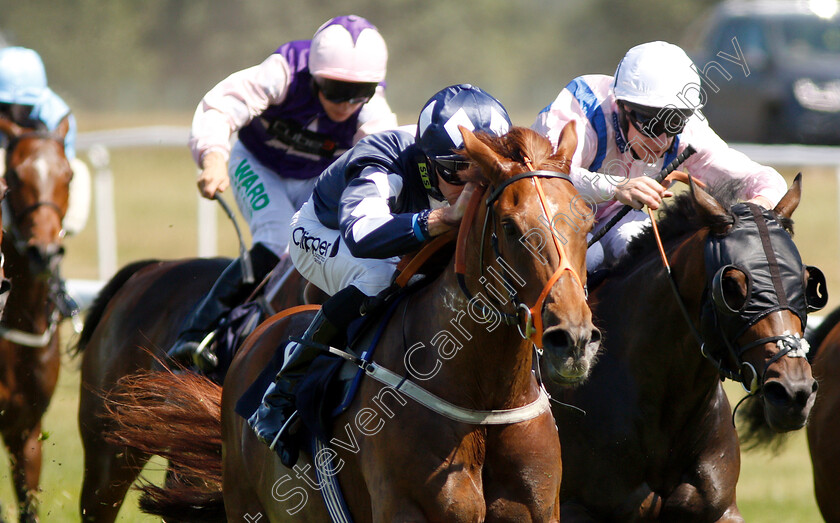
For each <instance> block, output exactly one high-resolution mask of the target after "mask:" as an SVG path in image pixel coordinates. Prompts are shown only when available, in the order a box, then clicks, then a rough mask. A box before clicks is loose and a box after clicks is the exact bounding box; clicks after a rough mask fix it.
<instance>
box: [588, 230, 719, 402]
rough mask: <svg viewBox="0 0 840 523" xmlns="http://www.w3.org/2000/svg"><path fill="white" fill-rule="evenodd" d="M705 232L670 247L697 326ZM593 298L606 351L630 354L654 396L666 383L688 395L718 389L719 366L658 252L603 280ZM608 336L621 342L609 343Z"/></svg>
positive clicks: (676, 276)
mask: <svg viewBox="0 0 840 523" xmlns="http://www.w3.org/2000/svg"><path fill="white" fill-rule="evenodd" d="M705 238H706V232H705V231H700V232H698V233H695V234H693V235H692V236H690V237H688V238H687V239H683V240H680V241H678V243H675V244H673V245H672V246H671V247H669V248H668V250H667V252H668V260H669V264H670V266H671V272H672V274H673V276H674V279H675V280H676V284H677V289H678V291H679V297H680V299H681V300H682V302H683V303H684V304H685V307H686V309H687V311H688V315H689V317H690V318H691V321H692V325H693V326H694V328H695V329H698V331H699V328H700V326H699V318H700V306H701V302H702V298H703V290H704V288H705V264H704V262H703V246H704V243H705ZM595 301H596V303H597V304H596V316H599V317H600V319H601V320H602V321H603V324H604V325H605V326H607V329H608V330H607V332H606V336H605V339H606V344H607V346H606V349H605V350H606V357H608V358H612V357H613V356H616V357H619V358H623V359H626V360H627V362H628V365H629V366H630V367H631V368H633V369H634V371H635V372H636V373H639V374H641V375H643V379H640V380H639V383H640V386H642V387H646V388H649V389H650V390H649V391H648V394H651V395H652V397H656V392H657V391H661V390H662V389H663V388H667V390H668V391H669V393H670V394H684V396H683V397H685V398H688V397H693V396H703V397H704V396H706V395H708V394H709V393H711V391H712V390H713V389H716V387H717V384H718V374H717V371H716V370H715V369H714V367H713V366H712V365H711V364H710V363H709V362H708V361H707V360H706V359H705V358H704V357H703V355H702V354H701V352H700V347H699V346H698V344H697V340H696V338H695V336H694V334H693V331H692V328H691V327H690V326H689V324H688V322H687V318H686V317H685V316H684V315H683V313H682V311H681V310H680V307H679V305H678V304H677V302H676V297H675V296H674V292H673V290H672V287H671V284H670V282H669V281H668V275H667V272H666V270H665V269H664V267H663V262H662V260H661V258H660V257H659V256H658V255H656V256H655V257H651V258H650V260H648V261H646V262H644V263H643V264H641V265H639V266H638V267H637V268H636V269H635V270H633V271H632V272H631V273H629V274H627V275H625V276H622V277H619V278H614V279H610V280H608V281H607V282H605V285H603V286H602V287H600V288H598V289H597V291H596V296H595ZM651 333H655V334H651ZM610 340H616V341H617V344H616V345H611V344H610ZM628 340H629V342H628ZM683 389H684V390H683ZM677 391H680V392H677ZM686 404H688V402H686Z"/></svg>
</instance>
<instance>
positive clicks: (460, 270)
mask: <svg viewBox="0 0 840 523" xmlns="http://www.w3.org/2000/svg"><path fill="white" fill-rule="evenodd" d="M524 161H525V165H526V166H527V167H528V172H524V173H520V174H517V175H516V176H512V177H510V178H508V179H507V180H505V181H503V182H502V183H501V184H499V186H498V187H496V188H494V189H492V190H491V192H490V195H489V196H488V197H487V199H486V200H485V202H484V205H485V207H486V208H487V213H486V214H485V215H484V224H483V226H482V230H481V244H482V245H483V244H484V238H486V237H487V227H488V224H489V222H490V216H491V215H492V214H493V203H495V201H496V200H497V199H498V198H499V196H501V194H502V192H503V191H504V190H505V189H506V188H507V187H508V186H509V185H511V184H513V183H515V182H517V181H519V180H526V179H529V180H531V181H533V183H534V187H535V188H536V191H537V195H538V196H539V199H540V205H541V207H542V211H543V215H544V216H545V218H546V221H547V223H551V217H550V216H549V213H548V206H547V205H546V199H547V198H546V196H545V192H544V191H543V188H542V184H541V183H540V178H559V179H561V180H565V181H567V182H569V183H572V181H571V179H570V178H569V176H568V175H567V174H562V173H558V172H554V171H545V170H535V169H534V167H533V166H532V165H531V160H530V159H529V158H527V157H526V158H524ZM487 190H488V188H485V189H484V191H482V192H478V191H476V192H475V193H474V194H473V196H472V198H471V199H470V201H469V203H468V205H467V209H466V211H465V212H464V217H463V219H462V220H461V224H462V225H461V227H460V228H459V231H458V243H457V246H456V250H455V275H456V277H457V279H458V285H459V287H460V288H461V292H462V293H463V294H464V296H465V297H466V298H467V300H469V301H472V299H473V297H474V296H473V294H472V293H471V292H470V290H469V289H468V288H467V284H466V276H465V275H466V261H465V257H466V243H467V236H468V234H469V232H470V226H471V225H472V223H473V221H474V218H475V214H476V212H477V211H478V205H479V202H480V200H481V198H482V197H483V196H484V193H486V192H487ZM551 237H552V239H553V240H554V247H555V249H557V256H558V257H559V260H560V262H559V266H558V267H557V269H556V270H555V271H554V274H553V275H552V276H551V278H549V279H548V281H547V282H546V284H545V286H544V287H543V289H542V291H541V292H540V295H539V297H538V298H537V301H536V303H534V305H533V306H531V307H528V305H527V304H525V303H524V302H522V301H521V300H520V299H519V296H518V294H517V292H516V291H515V290H514V287H513V285H511V284H510V281H508V278H507V275H505V276H503V278H504V279H505V284H506V285H505V287H506V288H507V291H508V293H509V295H510V300H511V302H513V304H514V307H515V308H516V312H515V313H506V312H503V311H501V304H500V303H499V302H498V300H496V299H495V297H494V294H493V292H491V291H488V296H490V297H491V299H493V301H494V302H495V303H496V305H498V306H499V307H498V309H495V310H494V309H492V308H490V307H488V306H487V305H485V304H483V303H481V304H480V306H481V309H482V312H483V313H484V315H485V316H491V315H492V314H493V313H496V314H499V315H500V317H501V319H502V321H503V322H504V323H505V324H506V325H511V326H512V325H516V326H517V328H518V329H519V333H520V335H521V336H522V338H523V339H529V340H531V342H532V343H533V344H534V345H535V346H536V347H537V349H538V350H539V351H541V350H542V346H543V344H542V333H543V323H542V308H543V304H544V302H545V299H546V297H547V296H548V293H549V291H550V290H551V288H552V287H553V286H554V284H555V283H556V282H557V280H559V279H560V276H562V275H563V273H564V272H565V271H569V272H571V273H572V276H574V278H575V280H577V282H578V285H580V286H581V288H583V289H584V292H586V286H585V285H584V284H583V282H582V280H581V278H580V276H579V275H578V274H577V272H576V271H575V269H574V268H573V267H572V266H571V264H569V258H568V256H567V255H566V251H565V249H564V248H563V244H562V243H560V241H559V240H558V239H557V237H556V236H555V235H554V234H553V233H552V234H551ZM490 242H491V245H492V246H493V253H494V254H495V256H496V259H497V260H498V261H499V263H500V264H502V265H506V264H505V262H504V259H503V258H502V256H501V252H500V251H499V243H498V236H497V235H496V231H495V227H494V230H493V232H492V233H491V236H490ZM479 266H480V267H481V277H480V278H479V282H481V283H482V284H483V285H484V288H485V289H487V283H486V282H487V281H488V280H487V278H486V276H484V270H485V265H484V249H483V248H481V250H480V251H479ZM494 272H496V274H498V271H495V270H494ZM520 313H524V315H525V330H524V331H523V330H522V327H521V326H520V323H521V322H520Z"/></svg>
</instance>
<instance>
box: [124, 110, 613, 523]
mask: <svg viewBox="0 0 840 523" xmlns="http://www.w3.org/2000/svg"><path fill="white" fill-rule="evenodd" d="M462 134H463V135H464V143H465V153H464V154H466V155H467V156H469V157H470V158H471V159H472V160H473V162H474V163H475V164H477V165H478V167H479V168H480V170H481V172H482V173H483V174H482V175H481V178H478V180H480V181H481V184H482V186H483V189H482V190H476V195H477V197H476V198H474V201H475V202H477V203H478V206H477V207H476V208H475V211H474V212H472V211H468V212H467V215H466V216H465V217H464V220H463V221H462V223H461V233H460V234H461V235H462V238H464V243H463V244H460V243H459V247H458V249H459V252H463V253H466V258H465V260H464V265H465V267H464V270H463V272H462V273H461V272H459V269H458V265H459V262H458V261H457V260H458V259H459V255H456V262H449V264H448V265H447V266H446V268H445V269H444V270H443V272H442V273H441V274H440V275H439V276H437V277H435V278H434V279H433V280H432V281H430V282H429V283H428V285H426V286H425V287H423V288H421V289H419V290H417V291H416V292H415V293H413V294H410V295H408V296H407V297H405V298H404V299H403V300H402V301H400V302H399V303H398V304H397V305H395V309H394V314H393V315H391V316H390V317H389V318H390V319H388V320H387V323H386V324H385V325H384V326H383V328H384V330H383V333H382V337H381V339H380V341H379V343H378V344H377V349H376V353H375V357H374V360H375V363H371V364H368V365H367V366H366V370H367V374H368V375H374V374H375V373H376V372H379V371H377V370H376V369H379V370H381V369H383V368H384V369H390V370H391V372H394V373H396V374H398V375H399V376H402V377H404V378H405V380H407V381H409V382H411V383H413V384H414V385H416V386H419V387H422V388H423V389H425V390H426V391H428V392H429V393H431V394H433V395H435V396H437V397H438V398H442V399H443V400H445V401H446V402H448V403H449V404H450V406H452V407H453V408H456V409H457V407H454V406H459V407H461V409H459V412H461V413H463V412H469V413H473V414H474V415H475V416H478V415H480V416H481V417H485V418H486V417H487V416H490V414H488V413H489V411H490V410H491V409H520V408H527V410H528V412H529V414H528V416H527V417H523V418H522V419H521V420H517V421H515V422H514V421H510V420H508V419H506V420H505V421H504V422H503V423H502V424H481V423H480V422H479V421H464V419H465V418H450V417H449V416H450V415H451V414H449V415H444V414H441V412H440V409H441V407H440V406H439V405H438V406H436V407H434V409H435V410H433V409H432V408H430V407H426V406H424V404H421V403H419V402H418V401H417V400H416V396H413V395H412V396H411V397H410V398H406V397H405V396H404V395H410V394H409V392H410V389H411V387H410V386H408V385H407V384H406V383H405V382H404V381H403V382H400V383H399V384H397V385H396V387H391V386H385V387H383V386H382V384H381V383H378V382H377V381H374V380H373V379H363V380H362V382H361V387H360V390H359V392H358V394H357V395H356V397H355V399H354V400H353V402H352V403H351V405H350V407H349V409H348V410H347V411H345V412H344V413H343V414H341V415H340V416H339V417H338V418H337V419H336V420H335V424H334V426H335V427H337V428H336V430H335V437H334V438H332V439H331V440H330V446H331V448H330V450H321V451H319V452H317V453H315V456H314V458H313V456H312V454H313V453H308V452H307V453H305V454H302V455H301V458H300V460H299V462H298V463H297V464H296V465H295V467H294V469H293V470H292V469H286V468H284V467H283V466H282V464H281V463H280V460H279V458H278V457H277V456H276V455H275V454H274V453H273V451H271V450H270V449H269V448H268V447H266V446H265V445H263V444H262V443H260V442H259V441H257V440H256V438H255V436H254V435H253V433H252V432H251V430H250V429H248V427H247V426H246V425H245V423H244V420H243V419H241V418H240V417H239V416H238V415H237V414H235V413H234V404H235V403H236V401H237V400H238V398H240V396H242V394H243V393H244V392H245V390H246V389H247V388H248V386H249V384H250V383H251V382H253V381H254V379H255V378H256V377H257V375H258V374H260V372H261V371H262V369H263V367H264V366H265V365H266V363H267V362H268V361H269V360H270V359H271V358H272V355H273V354H274V352H275V351H276V350H277V347H279V346H281V343H282V342H283V340H286V339H287V338H288V337H289V336H290V335H299V334H300V333H302V332H303V330H304V329H305V328H306V326H307V325H308V322H309V320H310V319H311V315H307V314H293V315H290V316H281V315H278V316H276V317H274V318H272V319H270V320H268V321H266V322H265V323H263V324H262V325H261V326H260V327H259V328H258V329H257V331H255V332H254V334H252V335H251V336H250V337H249V338H248V339H247V340H246V341H245V343H244V345H243V347H242V348H241V349H240V350H239V352H238V353H237V356H236V358H235V360H234V363H233V365H232V366H231V369H230V372H229V373H228V376H227V378H226V380H225V383H224V389H223V391H219V390H218V388H217V387H214V386H213V385H212V384H209V383H207V382H200V381H198V380H190V381H189V382H187V381H185V378H186V379H187V380H189V377H183V376H173V377H171V378H170V377H167V375H157V376H151V377H146V378H145V379H143V378H141V379H140V380H138V381H137V382H136V383H135V387H134V389H135V390H136V391H137V392H138V394H143V393H144V392H143V391H158V393H159V396H160V398H159V401H157V402H156V403H155V405H154V406H150V405H148V404H145V403H141V404H138V405H136V406H134V407H133V408H132V406H131V405H125V404H124V402H123V401H118V402H117V403H116V410H117V411H118V413H119V416H120V417H121V419H122V421H123V422H124V423H125V424H126V425H125V428H126V429H127V431H126V432H123V435H125V434H128V438H129V439H132V438H133V439H134V440H135V441H138V440H141V441H139V443H140V444H142V445H145V446H146V448H147V449H149V450H151V451H154V452H160V453H163V454H164V455H165V456H167V457H169V458H171V459H172V460H173V461H174V462H176V463H180V466H181V468H182V470H185V471H187V472H188V473H189V474H190V475H195V474H196V472H201V471H204V472H205V474H204V475H203V476H202V477H203V478H204V479H205V480H206V483H205V484H203V485H196V484H195V482H191V483H189V484H188V485H182V486H177V485H176V486H173V485H169V486H167V488H166V490H164V491H161V492H159V494H161V495H162V497H160V498H158V501H162V504H158V506H157V508H158V509H159V510H158V511H157V512H156V513H158V514H162V515H164V517H170V516H172V515H174V516H175V517H176V518H181V519H185V520H188V519H189V517H188V516H187V515H186V514H185V512H184V511H185V510H187V509H190V510H192V511H193V516H192V517H198V514H200V515H201V517H202V518H203V520H205V521H221V520H224V514H221V513H219V512H218V510H220V509H221V505H222V503H221V495H222V493H223V494H224V503H223V504H224V509H225V511H226V513H227V518H228V521H242V520H243V518H245V519H249V520H251V521H255V519H254V518H257V517H262V516H266V519H267V520H269V521H285V520H290V519H299V520H304V521H328V520H329V519H328V518H329V515H328V514H327V509H326V507H325V505H324V504H323V503H322V502H321V501H320V500H317V499H310V497H315V496H316V491H317V490H318V489H319V488H320V486H319V485H318V484H313V483H312V481H314V480H313V479H312V478H313V472H312V467H313V465H314V466H315V467H316V469H319V470H321V472H325V471H326V474H327V475H330V476H332V475H336V474H337V477H338V481H339V483H340V485H341V489H342V491H343V493H344V496H345V499H346V501H347V505H348V507H349V510H350V512H351V513H352V514H353V519H354V520H355V521H485V520H486V521H556V520H557V518H558V517H559V505H558V493H559V488H560V479H561V471H562V469H561V463H560V448H559V441H558V438H557V431H556V428H555V426H554V421H553V418H552V417H551V415H550V413H549V412H548V410H542V409H544V408H546V403H545V402H546V401H547V399H546V398H545V396H544V392H543V391H542V389H541V387H540V385H539V383H538V382H537V380H536V378H535V376H534V373H533V371H532V369H533V366H532V364H533V359H532V356H533V353H534V352H533V343H532V342H533V341H534V340H536V343H537V345H539V346H542V349H543V351H544V358H545V359H546V360H547V361H548V366H549V367H551V368H552V369H556V371H555V372H556V373H557V374H560V375H562V376H563V380H564V382H567V383H571V382H574V381H575V380H583V379H585V378H586V376H587V375H588V373H589V371H590V369H591V365H592V364H593V362H594V356H595V353H596V352H597V350H598V346H599V339H600V334H599V333H598V332H597V331H596V330H595V329H594V327H593V325H592V323H591V314H590V311H589V308H588V306H587V304H586V298H585V293H584V288H583V285H582V284H583V282H582V280H581V278H583V275H584V271H585V253H586V238H585V236H586V233H587V232H588V231H589V230H590V229H591V214H589V215H582V214H581V212H580V210H579V209H577V207H576V205H577V204H576V202H577V200H578V198H579V196H578V195H577V193H576V191H575V190H574V187H573V186H572V184H571V183H570V182H569V181H568V178H565V179H563V177H562V176H558V174H557V173H560V172H568V165H569V162H568V158H570V157H571V155H572V153H573V152H574V150H575V146H576V137H575V132H574V127H573V125H572V126H570V127H567V129H566V130H565V131H564V133H563V139H562V141H561V145H560V148H559V150H558V152H557V154H556V155H552V148H551V145H550V144H549V142H548V141H547V140H545V139H544V138H542V137H540V136H539V135H538V134H536V133H534V132H533V131H531V130H529V129H524V128H516V127H515V128H514V129H512V130H511V132H510V133H509V134H508V135H506V136H505V137H503V138H494V137H489V136H485V135H480V136H478V137H477V136H474V135H473V134H472V133H470V132H469V131H466V130H465V129H463V128H462ZM526 157H527V158H528V159H529V160H527V161H526ZM528 162H531V163H532V164H533V166H534V167H535V168H537V169H546V170H545V171H543V170H539V171H536V172H533V173H531V172H528V171H527V170H526V163H528ZM548 171H553V172H548ZM536 177H542V178H540V179H539V181H537V179H536ZM540 187H542V191H540V189H539V188H540ZM482 192H483V197H482V196H481V193H482ZM540 192H544V199H543V201H542V202H541V198H540V196H538V194H539V193H540ZM488 196H489V197H488ZM580 207H583V205H581V206H580ZM564 216H565V217H566V218H569V220H568V221H567V220H564V219H560V218H562V217H564ZM572 216H577V217H578V223H577V225H576V226H575V225H573V223H574V222H573V221H572V219H571V217H572ZM485 217H486V218H487V221H486V222H485ZM485 223H487V229H486V232H487V233H490V232H491V231H492V232H493V234H492V238H493V241H492V242H491V240H490V238H491V235H490V234H485V227H484V226H483V225H484V224H485ZM552 228H553V229H554V231H552V230H551V229H552ZM552 232H555V233H556V234H558V235H562V237H563V238H564V240H565V241H566V243H565V249H563V247H562V246H561V244H560V242H559V241H558V242H555V241H554V238H553V236H552ZM529 233H531V234H530V235H529ZM535 234H536V235H538V236H540V237H541V238H542V240H543V241H541V242H533V240H534V239H535V238H536V236H534V235H535ZM526 238H529V239H530V240H531V242H530V243H529V241H528V240H527V239H526ZM482 259H483V260H484V261H483V263H482V261H481V260H482ZM490 268H492V269H493V270H492V271H490ZM567 269H568V270H567ZM494 272H495V273H496V274H499V275H501V274H507V276H508V279H507V280H506V281H507V282H508V283H509V284H510V285H511V287H510V288H509V289H508V290H509V291H510V290H514V291H515V292H513V293H511V294H510V296H509V297H510V299H507V298H505V295H503V294H502V292H504V290H503V289H504V288H503V287H501V285H498V286H497V285H496V284H495V283H492V284H488V283H487V278H486V277H485V276H483V274H491V275H492V274H493V273H494ZM458 274H463V275H464V276H463V278H464V279H463V283H464V285H463V287H462V286H461V285H459V282H458ZM578 275H580V276H578ZM496 281H497V282H498V283H499V284H501V283H503V282H502V280H501V279H499V280H496ZM496 287H498V288H496ZM464 288H465V289H468V291H463V290H462V289H464ZM479 289H481V293H477V294H476V295H475V296H474V297H473V298H472V299H470V298H469V296H468V294H469V293H470V292H469V291H477V290H479ZM499 289H502V291H501V292H500V291H499ZM493 292H495V293H496V294H495V296H496V299H497V300H498V303H497V305H499V307H498V308H495V307H494V306H493V305H492V302H491V301H489V300H488V298H487V296H488V295H489V294H490V293H493ZM479 298H480V299H479ZM542 298H544V301H543V299H542ZM517 303H518V304H519V305H518V306H517V305H516V304H517ZM525 304H528V305H525ZM523 309H524V311H523ZM525 311H527V312H525ZM532 315H533V317H534V318H533V324H535V325H533V327H534V328H535V329H536V334H535V335H534V336H532V337H527V338H524V337H523V335H522V332H521V331H523V332H527V333H529V334H530V333H531V327H532V321H531V320H530V318H532ZM503 318H505V319H506V320H505V321H502V320H503ZM507 320H510V321H507ZM540 335H541V340H539V338H538V336H540ZM429 340H431V346H429V345H427V344H426V343H425V342H427V341H429ZM407 390H408V391H409V392H406V391H407ZM220 392H221V395H222V396H223V397H222V396H220ZM146 395H147V396H149V395H150V394H148V393H147V394H146ZM220 398H221V401H222V403H221V404H220V403H219V401H220ZM526 406H527V407H526ZM535 407H538V408H535ZM176 409H177V410H180V411H181V413H182V414H183V416H184V417H183V420H182V422H181V423H180V425H179V428H183V430H189V428H190V427H205V428H206V427H208V426H210V424H213V423H214V422H215V423H217V424H218V423H219V416H221V429H222V438H223V440H224V451H223V453H222V454H223V460H224V480H223V484H224V489H222V488H221V481H219V480H220V479H221V478H218V477H214V473H216V474H218V473H219V471H220V469H221V468H222V467H221V466H220V465H221V463H219V462H218V461H214V456H218V452H219V450H220V449H218V448H216V449H215V450H213V449H210V451H206V450H205V451H204V452H202V451H201V450H200V449H196V445H195V444H194V443H192V444H190V442H191V441H193V442H194V441H198V438H196V437H190V435H186V436H185V437H184V438H183V439H184V440H185V444H184V445H183V446H182V447H181V448H175V447H173V446H172V445H171V444H169V443H170V442H171V440H169V439H168V438H165V437H162V438H160V441H159V442H157V444H155V441H154V439H155V433H154V432H153V431H149V430H148V429H144V427H145V426H147V424H148V422H149V418H150V417H153V416H154V417H157V416H158V415H159V413H160V412H162V411H168V412H172V411H174V410H176ZM514 412H516V413H520V412H522V410H515V411H514ZM456 419H459V420H458V421H456ZM470 419H473V418H470ZM193 431H194V432H195V431H196V430H195V429H193ZM132 434H133V435H132ZM201 441H203V442H205V441H206V440H205V439H201ZM202 448H203V446H202ZM215 459H218V458H215ZM185 460H186V461H185ZM214 463H215V465H214ZM294 477H297V478H298V479H293V478H294ZM212 480H215V482H214V481H212ZM287 483H288V484H287ZM307 484H309V485H310V487H311V488H308V487H307ZM202 489H203V490H204V491H205V492H204V494H205V498H204V499H203V501H202V500H201V495H200V494H201V491H202ZM307 500H308V501H309V502H308V503H306V501H307ZM147 507H148V505H147ZM167 509H168V510H170V512H167V511H166V510H167ZM213 509H216V510H217V512H216V513H215V514H213V513H212V510H213ZM176 510H180V511H181V512H175V511H176ZM260 514H261V515H262V516H260Z"/></svg>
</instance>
